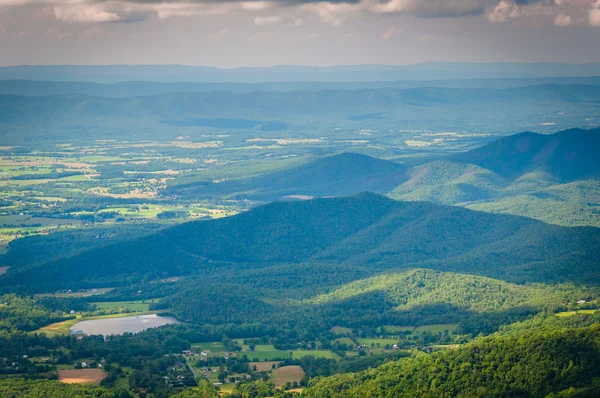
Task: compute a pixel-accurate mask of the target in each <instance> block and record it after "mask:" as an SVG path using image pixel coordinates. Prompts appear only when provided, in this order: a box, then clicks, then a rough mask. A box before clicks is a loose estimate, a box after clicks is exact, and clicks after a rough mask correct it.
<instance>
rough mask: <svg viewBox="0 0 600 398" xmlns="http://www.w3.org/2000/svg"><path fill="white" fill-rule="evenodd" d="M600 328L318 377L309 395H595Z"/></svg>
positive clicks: (488, 342) (499, 341)
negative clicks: (356, 371) (328, 376)
mask: <svg viewBox="0 0 600 398" xmlns="http://www.w3.org/2000/svg"><path fill="white" fill-rule="evenodd" d="M599 367H600V328H599V327H598V326H597V325H596V326H593V327H590V328H586V329H580V330H561V329H557V330H539V331H532V332H524V333H522V334H518V335H511V336H503V337H496V336H493V337H489V338H485V339H481V340H478V341H477V342H474V343H472V344H469V345H468V346H465V347H463V348H459V349H456V350H449V351H445V352H442V353H439V354H434V355H417V356H414V357H412V358H409V359H402V360H400V361H398V362H392V363H389V364H386V365H383V366H381V367H379V368H376V369H372V370H368V371H364V372H358V373H348V374H344V375H340V376H334V377H330V378H323V379H318V380H315V381H314V382H313V383H312V384H311V386H310V387H309V388H308V389H307V390H305V391H304V392H303V394H302V395H303V396H305V397H315V398H316V397H319V398H323V397H328V398H333V397H366V396H369V397H398V396H426V397H446V396H452V397H515V396H520V397H547V396H549V395H550V394H556V395H554V396H560V397H574V396H578V397H584V396H585V397H592V396H596V395H597V394H598V392H600V385H599V384H598V378H597V377H598V373H597V371H598V368H599Z"/></svg>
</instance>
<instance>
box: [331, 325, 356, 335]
mask: <svg viewBox="0 0 600 398" xmlns="http://www.w3.org/2000/svg"><path fill="white" fill-rule="evenodd" d="M331 331H332V332H333V333H334V334H336V335H338V336H339V335H341V334H351V333H352V329H350V328H345V327H342V326H334V327H332V328H331Z"/></svg>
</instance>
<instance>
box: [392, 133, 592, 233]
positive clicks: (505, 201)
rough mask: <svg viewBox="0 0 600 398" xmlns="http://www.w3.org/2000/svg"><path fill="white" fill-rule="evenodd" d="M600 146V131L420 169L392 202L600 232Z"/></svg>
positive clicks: (497, 145)
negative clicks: (598, 150) (454, 207)
mask: <svg viewBox="0 0 600 398" xmlns="http://www.w3.org/2000/svg"><path fill="white" fill-rule="evenodd" d="M599 145H600V129H593V130H581V129H570V130H565V131H561V132H559V133H556V134H549V135H547V134H535V133H528V132H526V133H521V134H516V135H512V136H508V137H504V138H502V139H500V140H497V141H494V142H491V143H489V144H487V145H484V146H483V147H480V148H477V149H473V150H471V151H468V152H465V153H461V154H458V155H454V156H450V157H447V158H445V159H443V160H440V161H434V162H430V163H426V164H424V165H421V166H417V167H414V168H412V169H410V170H408V175H409V178H408V179H407V181H405V182H403V183H402V184H400V185H399V186H398V187H396V188H394V189H393V190H392V191H390V192H389V193H388V195H389V196H390V197H392V198H395V199H402V200H427V201H431V202H434V203H440V204H448V205H461V206H466V207H468V208H471V209H474V210H482V211H488V212H497V213H505V214H515V215H522V216H527V217H532V218H536V219H539V220H542V221H545V222H550V223H554V224H559V225H565V226H572V225H591V226H600V211H599V210H600V200H599V199H598V195H597V194H596V192H597V190H598V188H599V187H600V178H599V176H600V161H599V160H598V157H597V156H596V154H595V148H597V147H598V146H599Z"/></svg>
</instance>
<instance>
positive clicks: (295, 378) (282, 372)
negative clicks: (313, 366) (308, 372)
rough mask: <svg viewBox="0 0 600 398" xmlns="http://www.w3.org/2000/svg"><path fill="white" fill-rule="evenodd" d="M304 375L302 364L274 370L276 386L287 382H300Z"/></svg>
mask: <svg viewBox="0 0 600 398" xmlns="http://www.w3.org/2000/svg"><path fill="white" fill-rule="evenodd" d="M303 377H304V370H302V368H301V367H300V366H283V367H281V368H277V369H275V370H274V371H273V381H274V382H275V385H276V386H284V385H286V383H293V382H296V383H300V381H301V380H302V378H303Z"/></svg>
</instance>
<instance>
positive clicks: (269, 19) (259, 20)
mask: <svg viewBox="0 0 600 398" xmlns="http://www.w3.org/2000/svg"><path fill="white" fill-rule="evenodd" d="M280 22H281V17H278V16H276V15H268V16H265V17H255V18H254V24H255V25H273V24H276V23H280Z"/></svg>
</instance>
